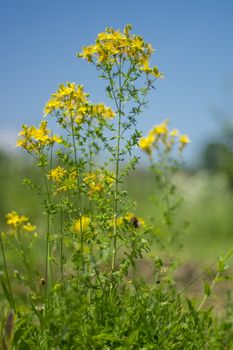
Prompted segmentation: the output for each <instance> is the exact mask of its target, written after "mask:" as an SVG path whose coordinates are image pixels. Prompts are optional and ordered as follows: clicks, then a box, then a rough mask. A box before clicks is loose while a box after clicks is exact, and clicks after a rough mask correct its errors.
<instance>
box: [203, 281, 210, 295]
mask: <svg viewBox="0 0 233 350" xmlns="http://www.w3.org/2000/svg"><path fill="white" fill-rule="evenodd" d="M204 291H205V295H206V296H207V297H209V296H210V294H211V288H210V285H209V283H207V282H205V283H204Z"/></svg>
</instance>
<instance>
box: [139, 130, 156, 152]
mask: <svg viewBox="0 0 233 350" xmlns="http://www.w3.org/2000/svg"><path fill="white" fill-rule="evenodd" d="M154 141H155V137H154V136H153V135H151V136H147V137H141V138H140V140H139V142H138V146H139V147H140V148H141V149H142V150H143V151H144V152H146V153H148V154H151V151H152V145H153V142H154Z"/></svg>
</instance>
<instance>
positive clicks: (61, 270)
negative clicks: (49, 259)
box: [60, 204, 64, 290]
mask: <svg viewBox="0 0 233 350" xmlns="http://www.w3.org/2000/svg"><path fill="white" fill-rule="evenodd" d="M60 273H61V282H62V290H63V288H64V285H63V282H64V266H63V208H62V204H61V210H60Z"/></svg>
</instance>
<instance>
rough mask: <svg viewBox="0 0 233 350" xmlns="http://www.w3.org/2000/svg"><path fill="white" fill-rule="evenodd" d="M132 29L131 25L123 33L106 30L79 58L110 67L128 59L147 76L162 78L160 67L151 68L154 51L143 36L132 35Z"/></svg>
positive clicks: (83, 49)
mask: <svg viewBox="0 0 233 350" xmlns="http://www.w3.org/2000/svg"><path fill="white" fill-rule="evenodd" d="M131 29H132V26H131V25H126V26H125V28H124V31H123V33H122V32H120V31H119V30H115V29H113V28H106V30H105V32H103V33H99V34H98V36H97V39H96V41H95V44H94V45H90V46H85V47H83V48H82V52H81V53H79V54H78V57H81V58H83V59H86V60H87V61H88V62H93V63H96V64H97V65H101V64H102V65H107V66H108V67H109V66H113V65H114V64H116V63H117V62H119V59H124V60H125V59H128V60H130V61H131V62H133V63H134V64H135V65H136V66H137V67H138V68H139V69H140V70H141V71H143V72H145V73H146V74H152V75H153V76H155V77H156V78H161V77H162V74H161V73H160V72H159V70H158V67H157V66H155V67H150V63H149V60H150V57H151V55H152V53H153V52H154V49H153V48H152V46H151V45H150V44H148V43H146V42H145V41H144V40H143V38H142V37H141V36H138V35H132V34H131V33H130V31H131Z"/></svg>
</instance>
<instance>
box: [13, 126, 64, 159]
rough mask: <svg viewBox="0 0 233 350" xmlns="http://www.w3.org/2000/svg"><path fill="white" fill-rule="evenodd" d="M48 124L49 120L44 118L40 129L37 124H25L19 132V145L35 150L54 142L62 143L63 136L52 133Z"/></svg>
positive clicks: (31, 150) (28, 149)
mask: <svg viewBox="0 0 233 350" xmlns="http://www.w3.org/2000/svg"><path fill="white" fill-rule="evenodd" d="M47 124H48V122H47V121H45V120H43V121H42V122H41V124H40V126H39V128H38V129H37V128H36V127H35V126H27V125H23V126H22V131H20V132H19V136H20V138H19V139H18V141H17V146H18V147H23V148H25V149H26V150H27V151H29V152H33V151H37V150H41V149H42V148H44V147H47V146H51V145H52V144H54V143H61V142H62V139H61V137H59V136H57V135H52V133H51V131H50V130H49V129H48V128H47Z"/></svg>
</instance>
